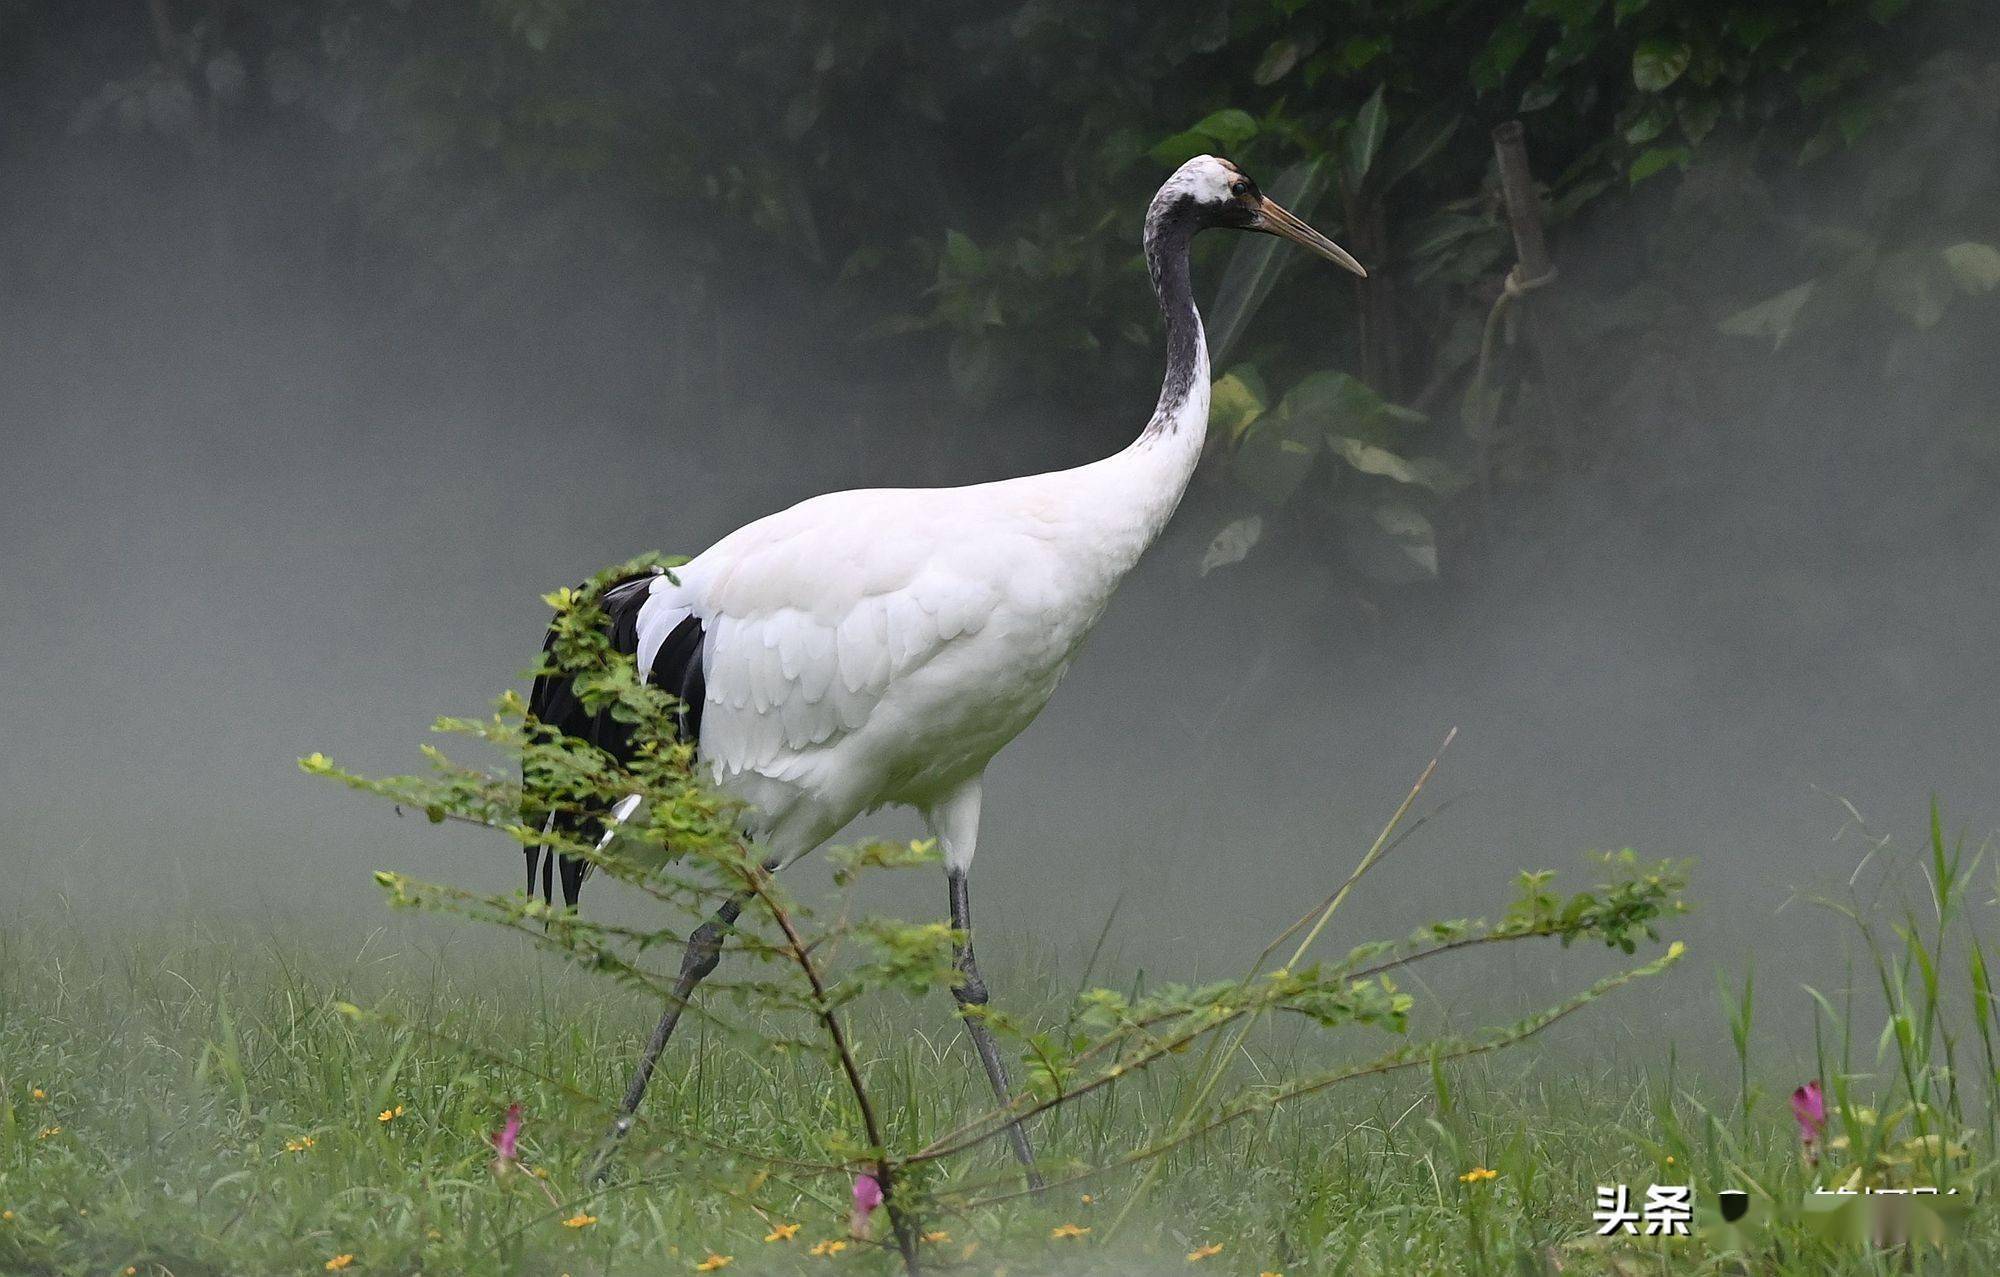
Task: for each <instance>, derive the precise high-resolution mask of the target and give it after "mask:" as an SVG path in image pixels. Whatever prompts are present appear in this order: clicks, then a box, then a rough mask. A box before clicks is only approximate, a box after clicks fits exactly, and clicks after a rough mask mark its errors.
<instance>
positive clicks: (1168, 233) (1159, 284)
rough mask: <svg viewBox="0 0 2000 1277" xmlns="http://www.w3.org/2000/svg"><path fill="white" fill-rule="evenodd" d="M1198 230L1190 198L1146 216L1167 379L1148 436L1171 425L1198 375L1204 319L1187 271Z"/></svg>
mask: <svg viewBox="0 0 2000 1277" xmlns="http://www.w3.org/2000/svg"><path fill="white" fill-rule="evenodd" d="M1197 229H1199V227H1198V226H1197V223H1196V219H1195V210H1194V207H1193V205H1192V203H1191V202H1189V201H1186V200H1181V201H1176V202H1173V203H1169V204H1164V205H1156V206H1155V207H1154V208H1153V210H1152V212H1151V213H1150V214H1149V215H1148V216H1147V218H1146V269H1147V270H1148V272H1150V273H1151V275H1152V277H1153V292H1154V293H1155V294H1157V295H1158V296H1159V299H1160V314H1161V315H1162V316H1163V317H1165V319H1166V321H1167V375H1166V378H1165V380H1164V381H1163V382H1162V383H1161V385H1160V402H1159V405H1158V407H1156V408H1155V409H1154V411H1153V420H1152V422H1151V424H1149V425H1148V426H1147V427H1146V430H1147V433H1148V434H1151V433H1155V432H1157V431H1159V430H1164V429H1166V428H1167V427H1168V425H1169V424H1170V423H1171V422H1172V420H1173V416H1174V409H1176V408H1178V407H1179V406H1180V405H1181V404H1182V403H1184V402H1186V400H1187V397H1188V393H1189V391H1190V390H1192V389H1193V387H1194V379H1195V376H1196V375H1197V373H1198V372H1199V371H1200V365H1201V356H1202V351H1201V343H1202V335H1201V316H1200V315H1198V314H1197V313H1196V312H1195V308H1194V284H1193V282H1192V280H1191V279H1190V277H1189V273H1188V249H1189V247H1190V245H1191V244H1192V242H1193V240H1194V233H1195V231H1196V230H1197Z"/></svg>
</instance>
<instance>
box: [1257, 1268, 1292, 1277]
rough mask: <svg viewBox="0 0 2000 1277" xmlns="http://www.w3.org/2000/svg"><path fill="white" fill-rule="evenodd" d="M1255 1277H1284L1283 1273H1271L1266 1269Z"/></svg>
mask: <svg viewBox="0 0 2000 1277" xmlns="http://www.w3.org/2000/svg"><path fill="white" fill-rule="evenodd" d="M1257 1277H1285V1275H1284V1274H1283V1273H1276V1272H1272V1271H1271V1270H1270V1269H1268V1268H1266V1269H1265V1270H1264V1271H1263V1272H1261V1273H1258V1274H1257Z"/></svg>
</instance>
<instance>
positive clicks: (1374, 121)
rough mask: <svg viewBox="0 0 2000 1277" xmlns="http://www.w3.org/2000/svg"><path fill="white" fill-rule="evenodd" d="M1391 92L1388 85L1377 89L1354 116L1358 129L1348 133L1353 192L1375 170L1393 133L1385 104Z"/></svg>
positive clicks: (1351, 187) (1350, 181)
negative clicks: (1376, 159)
mask: <svg viewBox="0 0 2000 1277" xmlns="http://www.w3.org/2000/svg"><path fill="white" fill-rule="evenodd" d="M1387 89H1388V86H1387V85H1385V84H1378V85H1376V86H1375V92H1373V93H1371V94H1370V95H1369V96H1368V100H1367V101H1366V102H1363V103H1362V104H1361V109H1360V110H1359V111H1357V112H1355V113H1354V125H1353V127H1352V128H1350V129H1349V130H1348V131H1347V184H1348V187H1349V189H1357V188H1359V187H1360V185H1361V183H1362V182H1363V181H1365V180H1366V179H1367V177H1368V170H1369V169H1370V168H1371V167H1373V166H1374V164H1375V157H1376V156H1377V155H1378V154H1380V153H1381V150H1382V139H1383V138H1384V137H1386V136H1388V133H1389V107H1388V104H1387V103H1386V102H1385V101H1384V100H1383V96H1382V95H1383V93H1384V92H1385V91H1386V90H1387Z"/></svg>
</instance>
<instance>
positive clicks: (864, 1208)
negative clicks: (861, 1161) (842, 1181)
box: [848, 1174, 882, 1239]
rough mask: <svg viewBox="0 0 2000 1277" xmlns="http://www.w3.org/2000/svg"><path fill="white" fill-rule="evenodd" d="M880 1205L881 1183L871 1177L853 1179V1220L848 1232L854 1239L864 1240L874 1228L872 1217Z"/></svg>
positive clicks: (858, 1176) (862, 1175) (862, 1176)
mask: <svg viewBox="0 0 2000 1277" xmlns="http://www.w3.org/2000/svg"><path fill="white" fill-rule="evenodd" d="M881 1204H882V1183H881V1181H880V1180H878V1179H876V1178H875V1177H874V1176H873V1175H868V1174H861V1175H856V1176H855V1177H854V1218H853V1220H852V1221H851V1222H850V1223H849V1225H848V1230H849V1231H850V1232H852V1233H853V1234H854V1235H855V1236H856V1237H860V1238H864V1239H865V1238H866V1237H867V1236H868V1234H869V1233H870V1232H871V1231H872V1230H873V1228H874V1220H873V1218H872V1216H873V1215H874V1214H875V1208H876V1207H878V1206H880V1205H881Z"/></svg>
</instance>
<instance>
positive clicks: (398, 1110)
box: [375, 1104, 403, 1122]
mask: <svg viewBox="0 0 2000 1277" xmlns="http://www.w3.org/2000/svg"><path fill="white" fill-rule="evenodd" d="M402 1115H403V1106H402V1105H400V1104H398V1105H397V1106H396V1107H395V1108H392V1109H383V1110H382V1111H381V1112H380V1113H377V1114H376V1115H375V1120H376V1121H378V1122H393V1121H395V1120H396V1119H397V1118H399V1117H401V1116H402Z"/></svg>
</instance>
